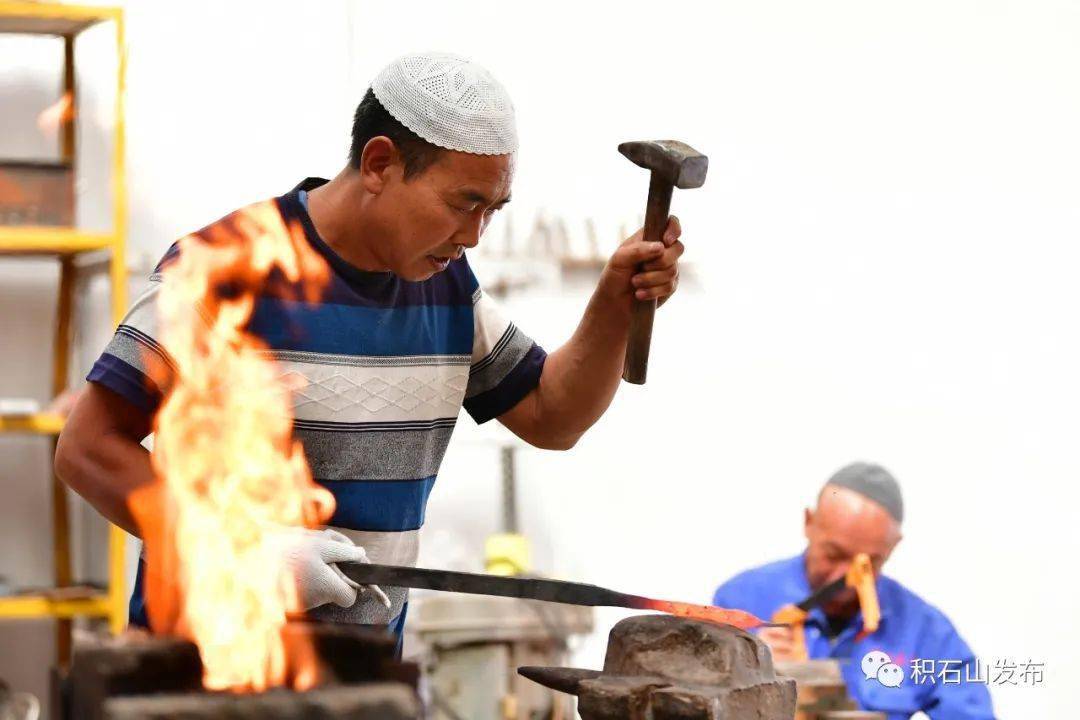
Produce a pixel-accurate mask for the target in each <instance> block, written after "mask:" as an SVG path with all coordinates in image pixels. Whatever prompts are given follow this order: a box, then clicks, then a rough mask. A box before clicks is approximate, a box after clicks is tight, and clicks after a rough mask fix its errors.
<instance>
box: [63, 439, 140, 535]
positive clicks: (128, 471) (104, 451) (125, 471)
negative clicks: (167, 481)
mask: <svg viewBox="0 0 1080 720" xmlns="http://www.w3.org/2000/svg"><path fill="white" fill-rule="evenodd" d="M56 471H57V475H59V477H60V479H61V480H63V481H64V483H66V484H67V485H68V486H69V487H70V488H71V489H72V490H74V491H75V492H77V493H79V495H82V496H83V498H85V499H86V501H87V502H88V503H90V504H91V505H92V506H94V508H95V509H96V510H97V511H98V512H100V513H101V514H102V515H104V516H105V518H106V519H107V520H109V522H111V523H113V524H114V525H118V526H120V527H121V528H123V529H124V530H126V531H127V532H129V533H131V534H132V535H135V536H136V537H139V536H140V534H139V529H138V524H137V523H136V522H135V518H134V516H133V515H132V513H131V508H130V507H129V505H128V498H130V497H131V496H132V494H133V493H134V492H135V491H137V490H139V489H141V488H145V487H149V486H150V485H152V484H153V481H154V474H153V471H152V469H151V467H150V453H148V452H147V451H146V449H145V448H143V447H142V446H141V445H138V444H137V443H136V444H132V443H131V442H130V441H129V440H121V439H119V438H111V439H110V438H103V439H102V441H101V443H100V445H99V447H97V448H95V449H93V450H89V451H85V452H82V453H79V454H78V456H77V457H76V456H75V454H74V453H71V454H68V453H66V452H65V449H64V447H63V445H60V446H58V447H57V454H56Z"/></svg>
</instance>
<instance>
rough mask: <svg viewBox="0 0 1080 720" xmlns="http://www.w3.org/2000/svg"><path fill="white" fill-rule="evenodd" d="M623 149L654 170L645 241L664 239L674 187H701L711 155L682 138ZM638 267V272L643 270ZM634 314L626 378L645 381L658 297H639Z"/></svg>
mask: <svg viewBox="0 0 1080 720" xmlns="http://www.w3.org/2000/svg"><path fill="white" fill-rule="evenodd" d="M619 152H621V153H622V154H623V155H625V156H626V157H627V158H628V159H629V160H630V162H632V163H634V164H635V165H638V166H640V167H643V168H645V169H646V170H649V171H651V173H650V177H649V200H648V203H647V204H646V206H645V229H644V231H643V233H642V239H644V240H645V242H661V239H662V237H663V232H664V228H666V227H667V221H668V211H669V210H670V209H671V191H672V189H673V188H682V189H684V190H685V189H689V188H698V187H701V186H702V185H704V184H705V173H706V172H708V170H709V158H708V157H707V156H705V155H702V154H701V153H699V152H698V151H697V150H695V149H694V148H692V147H690V146H689V145H687V144H686V143H681V142H679V141H678V140H639V141H634V142H624V143H622V144H621V145H619ZM642 269H643V268H642V267H638V272H641V271H642ZM633 313H634V314H633V315H632V316H631V318H630V338H629V340H628V341H627V343H626V358H625V360H624V361H623V380H625V381H626V382H628V383H633V384H634V385H644V384H645V375H646V372H647V371H648V368H649V345H650V343H651V342H652V326H653V316H654V315H655V314H656V299H655V298H653V299H650V300H638V301H636V302H635V303H634V310H633Z"/></svg>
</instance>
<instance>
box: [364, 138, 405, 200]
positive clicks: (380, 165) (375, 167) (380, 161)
mask: <svg viewBox="0 0 1080 720" xmlns="http://www.w3.org/2000/svg"><path fill="white" fill-rule="evenodd" d="M400 162H401V156H400V154H399V153H398V150H397V147H395V146H394V141H393V140H391V139H390V138H388V137H386V136H385V135H379V136H377V137H373V138H371V139H370V140H368V141H367V144H366V145H364V150H363V152H362V153H361V154H360V180H361V182H362V183H363V185H364V189H365V190H367V191H368V192H370V193H372V194H374V195H378V194H379V193H381V192H382V191H383V189H384V188H385V187H386V183H387V181H388V180H389V179H390V175H391V173H392V172H393V169H394V166H395V165H397V164H400Z"/></svg>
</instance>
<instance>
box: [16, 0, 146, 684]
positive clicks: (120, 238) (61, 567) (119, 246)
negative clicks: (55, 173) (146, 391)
mask: <svg viewBox="0 0 1080 720" xmlns="http://www.w3.org/2000/svg"><path fill="white" fill-rule="evenodd" d="M103 22H104V23H112V24H113V26H114V27H115V29H116V52H117V57H118V63H117V73H116V78H115V82H116V107H115V128H114V132H115V136H114V144H113V154H112V178H111V186H112V199H113V208H112V214H113V227H112V231H111V232H108V233H101V232H84V231H82V230H80V229H78V228H75V227H45V226H12V225H7V226H0V259H4V260H6V259H8V258H10V257H26V256H32V257H42V256H47V257H54V258H56V260H57V262H58V263H59V265H60V281H59V287H58V293H59V297H58V303H57V321H56V334H55V342H54V344H53V392H54V394H56V395H58V394H60V393H61V392H63V391H64V390H65V389H66V387H67V382H68V369H69V361H70V357H71V344H72V338H71V322H72V313H73V303H74V298H73V287H74V284H75V273H76V268H75V257H76V256H77V255H78V254H80V253H84V252H90V251H107V252H108V253H109V276H110V289H111V306H112V317H113V321H114V323H119V322H120V319H121V318H122V317H123V315H124V311H125V309H126V307H127V271H126V266H125V252H124V246H125V242H124V241H125V235H126V230H127V200H126V198H127V196H126V190H125V176H124V107H123V98H124V70H125V60H126V58H125V55H124V18H123V12H122V10H121V9H120V8H113V7H93V6H79V5H62V4H58V3H46V2H6V1H2V0H0V33H16V34H32V35H47V36H54V37H59V38H62V39H63V42H64V75H63V77H64V91H65V92H66V93H67V94H68V99H69V101H70V103H71V107H75V99H76V97H77V95H76V90H77V88H76V81H75V52H74V51H75V39H76V37H77V36H78V35H79V33H81V32H82V31H83V30H85V29H87V28H89V27H91V26H94V25H97V24H98V23H103ZM76 122H78V118H77V114H73V115H72V117H70V118H65V119H63V121H62V122H61V123H60V127H59V130H60V149H61V156H62V157H61V159H62V162H63V163H67V164H68V165H69V166H70V167H71V168H74V166H75V162H76V152H75V150H76V148H75V137H76V135H75V123H76ZM63 425H64V419H63V417H61V416H58V415H53V414H48V413H39V414H34V415H0V432H3V433H31V434H37V435H41V436H44V437H48V438H50V439H51V442H52V444H53V449H54V450H55V446H56V439H57V436H58V435H59V434H60V431H61V429H62V428H63ZM52 498H53V522H52V534H53V558H54V573H55V582H56V586H57V587H56V589H55V590H46V591H40V592H37V593H31V594H18V595H12V596H6V597H0V619H10V618H57V619H58V620H59V623H58V625H59V629H58V638H57V643H58V651H59V660H60V662H61V663H65V662H66V661H67V659H68V657H69V654H70V642H71V640H70V628H71V619H72V618H75V617H99V618H105V619H107V620H108V621H109V625H110V627H111V629H112V630H113V632H119V631H120V630H121V629H123V627H124V624H125V620H126V601H127V598H126V588H125V582H124V541H125V533H124V531H122V530H120V529H119V528H117V527H115V526H112V525H110V526H109V540H108V545H109V555H108V557H109V560H108V563H109V570H108V572H109V578H108V589H107V590H105V591H101V592H96V593H93V594H91V595H89V596H78V595H75V596H73V595H72V593H71V592H65V591H64V590H63V588H64V587H65V586H70V585H71V583H72V570H71V552H70V550H71V544H70V543H71V541H70V538H69V527H68V512H67V508H68V497H67V491H66V489H65V488H64V486H63V485H62V484H61V483H60V481H59V480H58V479H57V478H56V477H53V478H52Z"/></svg>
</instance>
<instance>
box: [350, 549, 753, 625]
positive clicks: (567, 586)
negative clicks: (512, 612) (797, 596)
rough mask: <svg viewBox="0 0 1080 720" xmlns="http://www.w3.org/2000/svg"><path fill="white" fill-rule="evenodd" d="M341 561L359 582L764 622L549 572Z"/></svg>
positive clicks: (734, 622)
mask: <svg viewBox="0 0 1080 720" xmlns="http://www.w3.org/2000/svg"><path fill="white" fill-rule="evenodd" d="M338 567H340V568H341V571H342V572H344V573H345V575H346V576H348V577H349V578H350V579H352V580H353V581H355V582H357V583H359V584H360V585H386V586H392V587H409V588H417V589H423V590H440V591H443V592H457V593H467V594H470V595H496V596H499V597H510V598H521V599H524V600H543V601H545V602H557V603H563V604H566V605H591V606H594V607H598V606H602V607H621V608H631V609H634V610H659V611H661V612H667V613H671V614H673V615H680V616H683V617H691V618H697V619H701V620H711V621H713V622H721V623H727V624H729V625H734V626H736V627H740V628H743V629H744V630H746V629H749V628H755V627H760V626H762V625H765V624H766V623H765V622H764V621H762V620H761V619H760V618H758V617H755V616H754V615H751V614H750V613H748V612H744V611H742V610H727V609H724V608H717V607H712V606H709V605H694V604H691V603H682V602H673V601H669V600H656V599H654V598H648V597H644V596H642V595H630V594H627V593H621V592H617V591H615V590H609V589H607V588H604V587H600V586H599V585H588V584H586V583H576V582H566V581H564V580H548V579H546V578H520V577H504V576H501V575H483V574H480V573H466V572H456V571H453V570H432V569H429V568H416V567H405V566H403V565H376V564H373V563H338Z"/></svg>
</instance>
